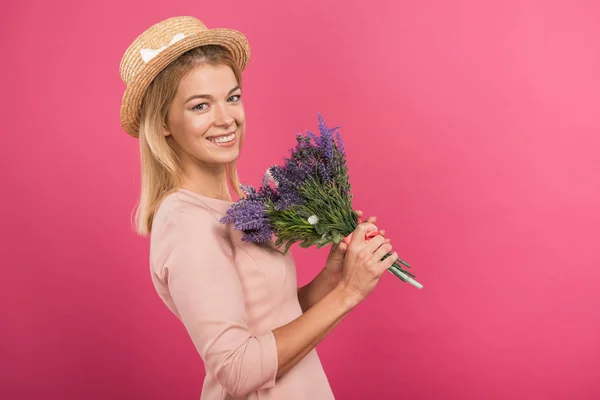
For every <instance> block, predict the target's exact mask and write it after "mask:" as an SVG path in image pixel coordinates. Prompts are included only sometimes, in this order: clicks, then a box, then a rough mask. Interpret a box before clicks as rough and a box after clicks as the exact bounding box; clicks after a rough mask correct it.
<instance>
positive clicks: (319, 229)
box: [315, 224, 325, 235]
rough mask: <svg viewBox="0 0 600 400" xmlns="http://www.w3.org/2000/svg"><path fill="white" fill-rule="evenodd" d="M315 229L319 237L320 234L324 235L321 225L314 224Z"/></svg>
mask: <svg viewBox="0 0 600 400" xmlns="http://www.w3.org/2000/svg"><path fill="white" fill-rule="evenodd" d="M315 229H316V230H317V233H318V234H319V235H322V234H324V233H325V228H324V227H323V225H321V224H316V225H315Z"/></svg>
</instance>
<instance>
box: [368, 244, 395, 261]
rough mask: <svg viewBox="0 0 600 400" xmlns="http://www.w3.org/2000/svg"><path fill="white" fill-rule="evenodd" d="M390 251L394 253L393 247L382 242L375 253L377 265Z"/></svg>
mask: <svg viewBox="0 0 600 400" xmlns="http://www.w3.org/2000/svg"><path fill="white" fill-rule="evenodd" d="M390 251H392V245H391V244H389V243H384V242H383V241H382V242H381V245H380V246H378V247H377V248H376V249H375V251H374V252H373V260H372V261H374V262H375V263H377V262H379V261H381V259H382V258H383V257H384V256H385V255H386V254H388V253H389V252H390Z"/></svg>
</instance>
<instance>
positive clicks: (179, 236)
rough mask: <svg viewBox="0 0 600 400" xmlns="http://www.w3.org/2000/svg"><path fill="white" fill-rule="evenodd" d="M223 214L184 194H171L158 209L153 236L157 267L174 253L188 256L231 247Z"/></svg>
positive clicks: (152, 257)
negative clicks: (221, 220) (183, 253)
mask: <svg viewBox="0 0 600 400" xmlns="http://www.w3.org/2000/svg"><path fill="white" fill-rule="evenodd" d="M220 218H221V215H219V214H218V213H217V212H215V211H214V210H213V209H211V208H210V207H208V206H206V205H204V204H202V203H201V202H197V201H193V200H192V199H190V198H189V197H188V196H186V195H185V194H182V193H181V192H173V193H170V194H168V195H167V196H166V197H165V198H164V199H163V200H162V201H161V203H160V205H159V207H158V208H157V211H156V214H155V217H154V221H153V223H152V232H151V235H150V257H151V262H152V264H153V265H155V267H159V268H158V269H160V266H161V265H163V264H164V262H165V261H166V259H167V258H168V257H169V255H170V254H172V252H173V251H175V250H176V251H185V252H186V253H189V252H191V251H193V252H200V251H204V252H207V250H214V249H216V248H220V249H223V248H224V247H229V246H228V244H229V238H228V234H227V229H226V225H224V224H222V223H221V222H220Z"/></svg>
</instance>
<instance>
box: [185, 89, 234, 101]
mask: <svg viewBox="0 0 600 400" xmlns="http://www.w3.org/2000/svg"><path fill="white" fill-rule="evenodd" d="M239 88H240V87H239V85H238V86H236V87H234V88H233V89H231V90H230V91H229V92H228V93H227V96H229V95H230V94H231V93H233V92H235V91H236V90H238V89H239ZM193 99H213V96H212V95H210V94H195V95H193V96H190V97H189V98H188V99H187V100H186V101H185V102H186V103H187V102H188V101H190V100H193Z"/></svg>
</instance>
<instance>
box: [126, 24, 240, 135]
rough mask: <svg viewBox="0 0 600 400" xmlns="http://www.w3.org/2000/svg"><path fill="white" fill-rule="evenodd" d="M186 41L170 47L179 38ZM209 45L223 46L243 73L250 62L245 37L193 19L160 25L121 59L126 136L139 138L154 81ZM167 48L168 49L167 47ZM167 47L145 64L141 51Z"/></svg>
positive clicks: (129, 48) (233, 31)
mask: <svg viewBox="0 0 600 400" xmlns="http://www.w3.org/2000/svg"><path fill="white" fill-rule="evenodd" d="M181 34H183V35H184V37H183V39H180V40H178V41H175V42H174V43H171V41H172V40H173V38H174V37H175V36H176V35H180V36H181ZM207 44H216V45H221V46H223V47H225V48H227V49H228V50H229V51H230V52H231V53H232V54H233V58H234V60H235V61H236V63H237V64H238V65H239V66H240V68H241V70H242V71H243V70H244V69H245V68H246V66H247V65H248V62H249V61H250V46H249V45H248V41H247V39H246V37H245V36H244V35H243V34H242V33H241V32H238V31H236V30H233V29H226V28H216V29H208V28H207V27H206V26H205V25H204V23H202V21H200V20H198V19H197V18H194V17H173V18H169V19H166V20H163V21H161V22H158V23H156V24H154V25H152V26H151V27H150V28H148V29H147V30H146V31H144V32H143V33H142V34H141V35H140V36H138V37H137V38H136V39H135V40H134V41H133V43H132V44H131V45H130V46H129V47H128V48H127V50H126V51H125V54H124V55H123V58H122V59H121V65H120V73H121V79H122V80H123V82H124V83H125V85H126V89H125V93H124V94H123V99H122V103H121V113H120V114H121V125H122V126H123V129H125V132H127V133H128V134H129V135H131V136H133V137H135V138H137V137H138V135H139V123H140V121H139V118H140V115H139V114H140V107H141V104H142V98H143V97H144V94H145V93H146V89H148V86H149V85H150V83H151V82H152V80H153V79H154V78H155V77H156V75H158V74H159V73H160V71H162V70H163V69H164V68H165V67H166V66H168V65H169V64H170V63H171V62H173V61H174V60H175V59H176V58H177V57H179V56H180V55H181V54H183V53H185V52H186V51H188V50H191V49H193V48H194V47H198V46H203V45H207ZM165 46H166V47H165ZM162 47H165V48H164V49H163V50H161V51H160V52H158V54H156V55H155V56H154V58H152V59H150V60H149V61H147V62H145V61H144V59H143V58H142V49H152V50H154V51H156V50H159V49H161V48H162Z"/></svg>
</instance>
